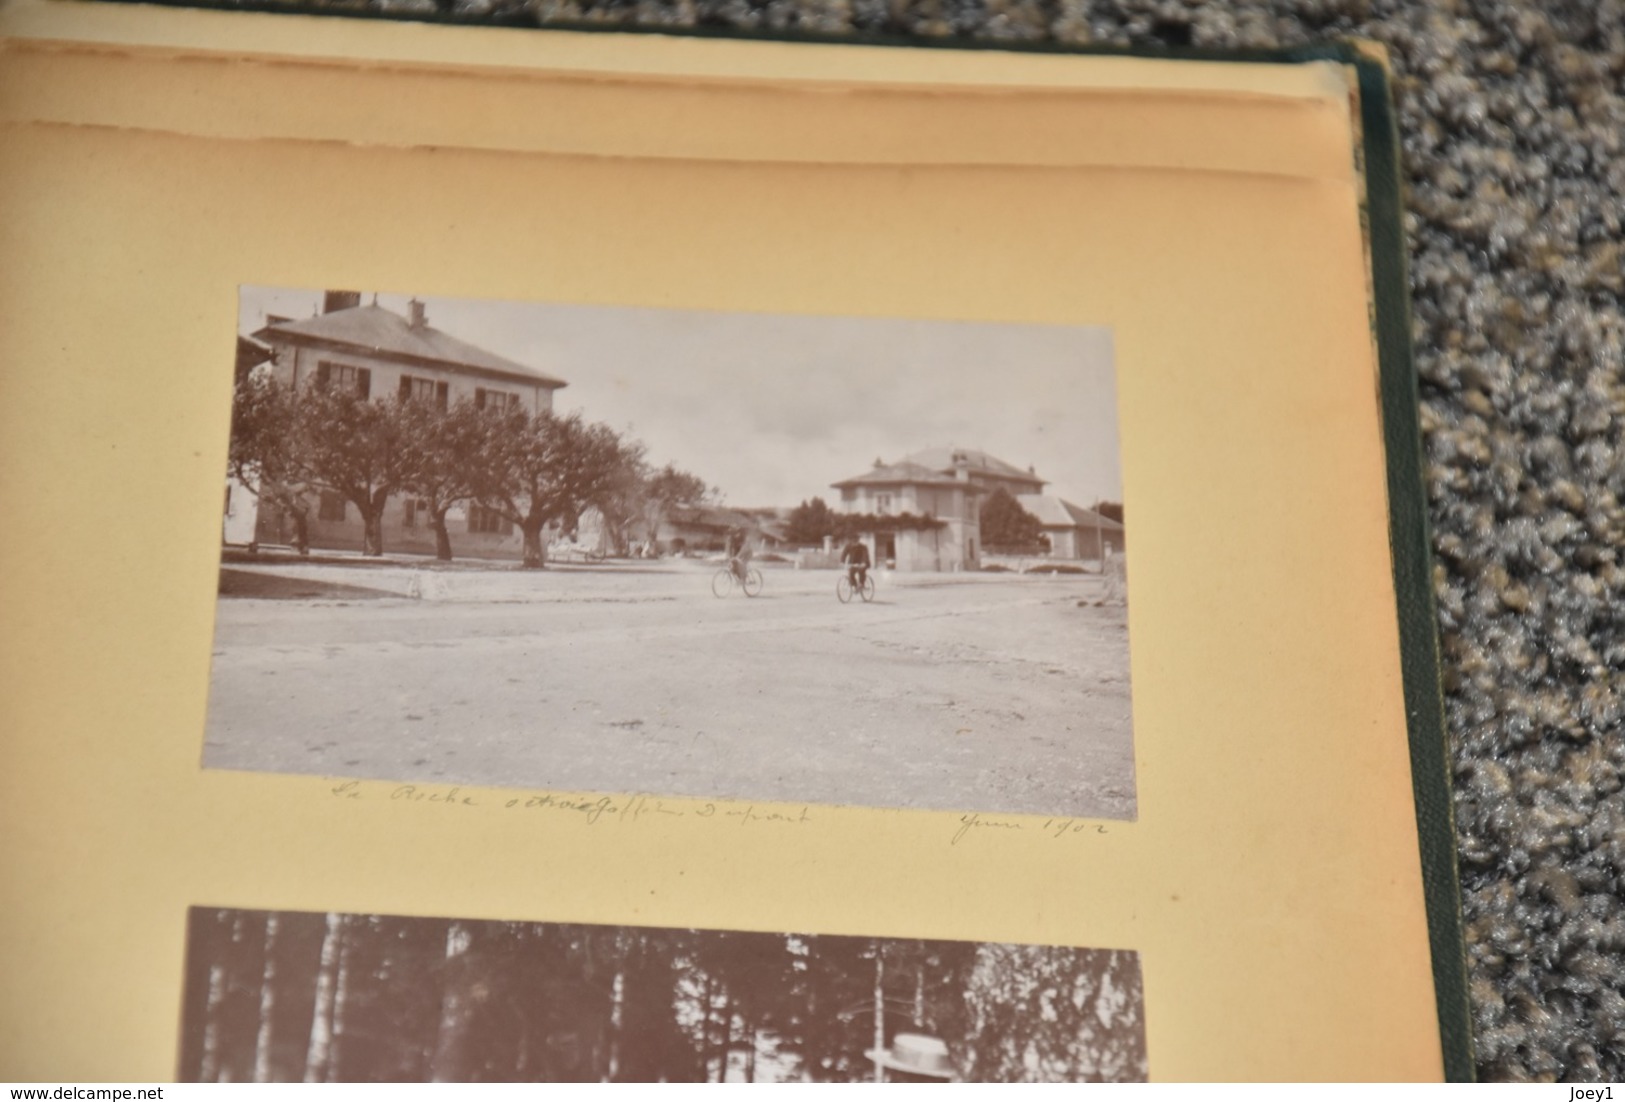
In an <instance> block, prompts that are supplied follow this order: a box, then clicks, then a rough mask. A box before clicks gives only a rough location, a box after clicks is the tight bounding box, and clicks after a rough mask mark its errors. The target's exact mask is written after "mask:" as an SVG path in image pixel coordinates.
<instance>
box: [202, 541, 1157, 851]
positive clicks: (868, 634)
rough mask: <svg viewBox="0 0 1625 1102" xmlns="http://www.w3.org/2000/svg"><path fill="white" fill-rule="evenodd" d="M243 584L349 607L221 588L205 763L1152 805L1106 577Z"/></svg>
mask: <svg viewBox="0 0 1625 1102" xmlns="http://www.w3.org/2000/svg"><path fill="white" fill-rule="evenodd" d="M234 570H236V571H237V572H238V573H239V574H240V575H252V576H253V577H251V578H249V579H248V581H249V582H251V583H252V584H244V578H243V577H241V576H239V577H238V578H236V579H235V581H234V582H233V584H232V586H230V587H228V591H234V592H254V593H260V594H264V593H269V592H274V591H276V588H277V587H278V586H279V585H286V586H291V587H292V588H291V589H290V590H288V591H289V592H292V593H303V594H309V593H323V592H332V593H333V594H335V595H341V596H342V598H343V599H322V598H312V597H310V596H308V595H307V596H299V597H293V598H291V599H267V598H265V597H263V596H258V597H248V598H243V597H227V598H223V599H222V600H221V602H220V612H219V625H218V629H217V633H216V642H215V656H214V672H213V682H212V688H211V692H210V705H209V719H208V733H207V742H206V745H205V751H204V764H205V765H206V766H209V767H216V768H227V769H246V770H258V771H270V772H292V773H316V774H321V775H329V776H343V777H359V778H372V779H383V780H413V781H424V782H430V781H432V782H440V783H462V784H484V785H499V786H509V787H517V788H525V789H552V790H568V791H589V792H591V791H596V792H641V793H649V794H658V795H671V796H700V797H719V798H735V799H749V800H764V801H766V800H775V801H787V802H795V803H832V804H852V805H861V806H871V807H909V808H931V809H937V810H958V811H966V810H977V811H988V812H994V811H999V812H1029V813H1033V814H1043V815H1052V814H1053V815H1074V816H1086V817H1098V818H1112V819H1124V818H1132V817H1133V816H1134V810H1135V804H1134V771H1133V748H1132V742H1131V734H1130V715H1129V680H1128V639H1127V632H1126V629H1125V624H1124V614H1123V610H1122V608H1121V607H1104V608H1103V607H1094V606H1093V605H1092V604H1088V603H1087V602H1090V601H1092V600H1093V598H1094V597H1095V596H1096V594H1097V593H1098V585H1099V583H1098V582H1097V580H1096V579H1093V578H1089V577H1081V578H1080V577H1058V578H1041V577H1031V576H1004V575H902V574H897V575H892V576H890V577H888V576H885V575H880V576H879V578H880V585H879V590H878V593H877V595H876V599H875V601H874V603H873V604H868V605H864V604H861V603H858V604H851V605H842V604H840V603H838V602H837V601H836V599H835V594H834V586H835V575H834V574H833V573H831V572H826V571H795V570H790V569H774V568H772V567H769V568H768V569H767V570H766V571H765V573H766V587H765V590H764V592H763V593H762V595H761V596H759V597H756V598H753V599H747V598H745V597H743V596H741V595H739V594H738V593H735V594H734V595H732V596H729V597H726V598H722V599H717V598H715V597H713V596H712V595H711V590H710V578H711V575H712V573H714V567H707V566H704V565H702V564H694V563H677V564H670V565H668V564H656V565H652V566H650V567H637V566H633V565H630V564H615V565H609V566H604V567H600V568H597V569H569V568H564V569H552V570H547V571H543V572H520V571H507V570H497V571H489V570H486V571H467V572H455V571H453V572H440V571H427V570H416V569H412V568H409V567H387V566H386V567H373V568H368V569H356V568H346V567H341V566H314V565H313V566H300V565H290V566H285V567H284V566H279V567H269V568H260V567H237V568H234ZM327 586H346V587H348V588H346V589H332V590H328V589H326V588H325V587H327ZM1080 601H1084V602H1086V603H1085V604H1084V605H1082V606H1080V603H1079V602H1080Z"/></svg>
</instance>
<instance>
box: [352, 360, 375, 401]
mask: <svg viewBox="0 0 1625 1102" xmlns="http://www.w3.org/2000/svg"><path fill="white" fill-rule="evenodd" d="M355 395H356V397H357V398H362V399H365V398H370V397H372V369H371V368H367V367H363V368H359V369H357V371H356V373H355Z"/></svg>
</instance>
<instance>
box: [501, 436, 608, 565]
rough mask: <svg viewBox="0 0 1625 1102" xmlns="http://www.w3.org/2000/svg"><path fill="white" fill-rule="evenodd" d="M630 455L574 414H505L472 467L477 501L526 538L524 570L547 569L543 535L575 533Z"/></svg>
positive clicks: (604, 500)
mask: <svg viewBox="0 0 1625 1102" xmlns="http://www.w3.org/2000/svg"><path fill="white" fill-rule="evenodd" d="M635 462H636V450H635V449H634V448H632V447H631V446H629V445H628V444H627V443H626V442H624V441H623V440H622V439H621V438H620V436H619V435H618V434H617V433H616V432H615V431H614V430H613V429H611V428H609V426H607V425H601V424H588V423H587V422H585V421H583V420H582V419H581V415H580V414H579V413H572V414H570V415H569V416H566V417H559V416H556V415H554V414H552V413H547V412H540V413H536V414H527V413H525V412H524V411H522V410H514V411H509V412H506V413H503V414H502V415H501V420H500V422H499V424H498V426H497V431H496V432H495V434H494V436H493V438H492V440H491V441H490V448H489V450H488V452H487V453H486V454H485V455H484V456H482V457H481V461H480V462H478V463H476V464H474V465H473V466H472V467H471V472H472V474H473V476H474V478H475V480H476V487H477V493H476V495H475V496H476V498H477V499H478V501H479V502H480V504H481V505H483V506H484V507H486V508H487V509H491V510H493V511H495V512H496V513H497V514H498V515H500V516H503V517H505V518H507V519H508V521H510V522H511V523H512V524H513V525H514V526H515V527H516V528H518V529H519V531H520V532H521V533H522V534H523V536H524V557H523V561H522V564H523V565H524V566H525V567H527V568H529V569H540V568H541V567H543V566H545V565H546V553H545V551H544V549H543V545H542V530H543V529H544V528H546V527H547V526H548V525H549V524H554V523H558V524H560V525H562V526H563V527H565V528H573V527H574V526H575V523H576V520H577V518H579V517H580V515H581V513H582V512H583V511H584V510H585V509H587V508H588V507H590V506H596V505H600V504H601V503H604V502H606V501H608V499H609V498H610V496H611V495H612V494H613V493H614V492H615V490H616V489H617V487H618V485H619V480H620V479H621V478H622V476H623V474H624V472H625V470H626V468H627V466H628V465H629V464H632V463H635Z"/></svg>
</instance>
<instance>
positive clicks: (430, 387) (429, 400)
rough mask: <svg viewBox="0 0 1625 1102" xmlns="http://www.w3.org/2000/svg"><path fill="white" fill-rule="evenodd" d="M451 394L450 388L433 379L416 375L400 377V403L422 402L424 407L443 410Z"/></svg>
mask: <svg viewBox="0 0 1625 1102" xmlns="http://www.w3.org/2000/svg"><path fill="white" fill-rule="evenodd" d="M450 393H451V387H450V386H449V385H448V384H446V383H442V382H438V381H436V380H434V379H425V378H422V377H421V376H418V375H402V376H401V401H403V402H422V403H423V404H424V405H426V406H433V407H435V408H436V409H439V410H444V409H445V408H446V402H447V399H448V398H449V396H450Z"/></svg>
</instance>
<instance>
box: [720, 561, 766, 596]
mask: <svg viewBox="0 0 1625 1102" xmlns="http://www.w3.org/2000/svg"><path fill="white" fill-rule="evenodd" d="M735 586H738V587H739V588H741V589H743V590H744V591H745V596H747V597H754V596H756V595H757V594H758V593H760V592H761V591H762V572H761V571H760V570H757V569H756V568H755V567H754V566H752V567H749V568H747V569H746V570H745V572H744V574H743V575H740V574H738V573H735V571H734V568H733V565H732V564H729V565H727V566H724V567H723V568H722V569H721V570H718V571H717V573H716V576H715V577H713V578H712V579H711V595H712V596H714V597H726V596H727V595H728V594H730V593H732V592H733V590H734V587H735Z"/></svg>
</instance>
